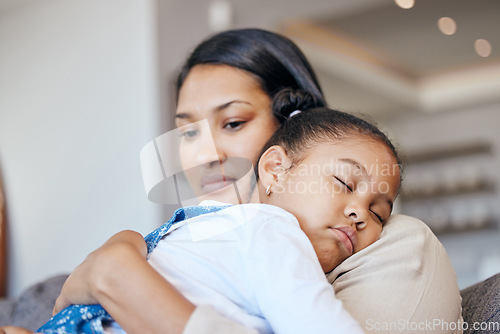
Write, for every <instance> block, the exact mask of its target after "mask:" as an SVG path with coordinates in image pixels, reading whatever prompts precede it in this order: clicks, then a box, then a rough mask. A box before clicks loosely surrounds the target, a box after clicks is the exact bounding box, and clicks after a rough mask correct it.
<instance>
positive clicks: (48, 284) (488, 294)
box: [0, 273, 500, 334]
mask: <svg viewBox="0 0 500 334" xmlns="http://www.w3.org/2000/svg"><path fill="white" fill-rule="evenodd" d="M66 278H67V275H59V276H55V277H52V278H50V279H48V280H46V281H44V282H41V283H38V284H35V285H33V286H32V287H30V288H28V289H27V290H25V291H24V292H23V293H22V294H21V295H20V296H19V298H17V299H16V300H0V326H2V325H16V326H21V327H25V328H28V329H31V330H35V329H37V328H38V327H40V326H41V325H42V324H43V323H45V322H46V321H47V319H48V318H50V315H51V310H52V306H53V305H54V303H55V299H56V297H57V295H58V294H59V291H60V289H61V286H62V284H63V283H64V281H65V280H66ZM461 296H462V316H463V319H464V322H466V323H468V324H469V328H468V329H466V330H464V333H466V334H468V333H500V329H499V328H498V327H497V328H496V329H495V328H490V329H487V330H480V329H479V330H474V329H473V328H472V324H473V323H478V324H485V323H496V325H497V326H499V325H500V273H499V274H496V275H494V276H492V277H490V278H488V279H486V280H484V281H482V282H480V283H477V284H475V285H473V286H470V287H468V288H466V289H464V290H462V291H461Z"/></svg>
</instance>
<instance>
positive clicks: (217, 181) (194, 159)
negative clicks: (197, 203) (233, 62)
mask: <svg viewBox="0 0 500 334" xmlns="http://www.w3.org/2000/svg"><path fill="white" fill-rule="evenodd" d="M175 117H176V125H177V126H178V127H179V128H180V132H181V134H182V139H181V144H180V157H181V163H182V166H183V168H184V170H185V174H186V177H187V179H188V181H189V183H190V184H191V187H192V188H193V190H194V192H195V194H196V195H197V196H198V198H199V199H200V200H201V199H213V200H218V201H221V202H226V203H238V202H249V201H250V197H251V196H252V193H253V189H254V182H252V180H254V172H253V165H255V163H256V162H257V159H258V158H259V154H260V152H261V150H262V147H263V146H264V144H265V143H266V141H267V140H268V139H269V138H270V137H271V135H272V134H273V133H274V131H275V130H276V129H277V127H278V121H277V120H276V119H275V117H274V116H273V115H272V113H271V100H270V97H269V96H268V95H267V94H266V93H265V92H264V91H263V90H262V88H261V86H260V84H259V82H258V81H257V79H256V78H255V77H253V76H252V74H250V73H248V72H246V71H243V70H240V69H237V68H234V67H230V66H226V65H197V66H195V67H193V68H192V69H191V71H190V72H189V74H188V76H187V78H186V80H185V81H184V84H183V85H182V88H181V89H180V92H179V98H178V105H177V111H176V116H175ZM199 121H202V122H199ZM237 158H243V159H237ZM243 175H245V176H244V177H242V176H243ZM236 181H237V182H236ZM235 185H236V186H237V191H235Z"/></svg>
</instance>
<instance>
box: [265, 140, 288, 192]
mask: <svg viewBox="0 0 500 334" xmlns="http://www.w3.org/2000/svg"><path fill="white" fill-rule="evenodd" d="M291 163H292V160H291V159H290V157H288V155H287V154H286V152H285V150H284V149H283V148H282V147H281V146H278V145H274V146H271V147H269V148H268V149H267V150H266V151H265V152H264V153H263V154H262V156H261V157H260V160H259V179H260V181H261V183H262V185H263V186H264V187H267V186H269V185H272V184H274V183H276V182H277V181H278V178H279V176H280V175H282V174H283V173H284V172H285V171H286V169H288V168H289V167H290V165H291Z"/></svg>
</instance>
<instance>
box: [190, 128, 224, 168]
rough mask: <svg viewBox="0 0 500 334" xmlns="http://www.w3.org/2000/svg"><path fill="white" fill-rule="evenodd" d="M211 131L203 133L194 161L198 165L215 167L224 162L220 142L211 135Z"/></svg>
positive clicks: (215, 136)
mask: <svg viewBox="0 0 500 334" xmlns="http://www.w3.org/2000/svg"><path fill="white" fill-rule="evenodd" d="M212 133H213V132H212V131H203V133H202V135H201V137H200V140H199V144H198V150H197V152H196V161H197V163H198V164H199V165H202V164H209V165H215V164H219V163H222V162H224V161H225V160H226V156H225V155H224V152H223V150H221V149H220V148H221V147H222V145H221V143H219V141H220V140H218V139H219V138H218V137H217V135H216V134H215V135H214V134H212Z"/></svg>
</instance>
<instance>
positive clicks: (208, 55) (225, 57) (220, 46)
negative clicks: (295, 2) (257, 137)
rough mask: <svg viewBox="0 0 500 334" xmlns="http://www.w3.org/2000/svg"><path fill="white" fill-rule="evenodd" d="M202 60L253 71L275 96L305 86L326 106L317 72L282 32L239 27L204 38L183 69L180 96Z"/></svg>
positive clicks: (265, 88) (262, 84) (179, 87)
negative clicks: (288, 89) (189, 76)
mask: <svg viewBox="0 0 500 334" xmlns="http://www.w3.org/2000/svg"><path fill="white" fill-rule="evenodd" d="M202 64H214V65H228V66H232V67H235V68H239V69H242V70H245V71H247V72H249V73H252V74H253V75H254V76H255V77H256V78H257V79H258V81H259V82H260V84H261V86H262V89H263V90H264V92H266V93H267V94H268V95H269V97H270V98H271V99H273V97H274V95H275V94H276V93H277V92H279V91H280V90H282V89H284V88H292V89H302V90H305V91H308V92H310V94H312V95H313V96H314V97H315V99H316V102H317V104H318V105H321V106H326V103H325V100H324V97H323V92H322V91H321V88H320V86H319V83H318V79H317V78H316V74H315V73H314V71H313V69H312V67H311V65H310V64H309V62H308V61H307V59H306V57H305V56H304V54H303V53H302V52H301V51H300V49H299V48H298V47H297V46H296V45H295V44H294V43H293V42H292V41H291V40H289V39H288V38H286V37H284V36H281V35H279V34H276V33H273V32H270V31H266V30H261V29H237V30H228V31H224V32H221V33H218V34H216V35H214V36H212V37H210V38H209V39H207V40H205V41H203V42H202V43H200V44H199V45H198V46H197V47H196V48H195V49H194V51H193V52H192V53H191V55H190V56H189V58H188V59H187V61H186V63H185V64H184V66H183V67H182V70H181V72H180V73H179V76H178V78H177V87H176V89H177V98H178V97H179V91H180V89H181V87H182V85H183V83H184V80H185V79H186V77H187V76H188V74H189V72H190V71H191V69H192V68H193V67H194V66H196V65H202ZM279 119H280V121H281V120H282V119H283V118H282V117H281V118H279Z"/></svg>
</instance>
